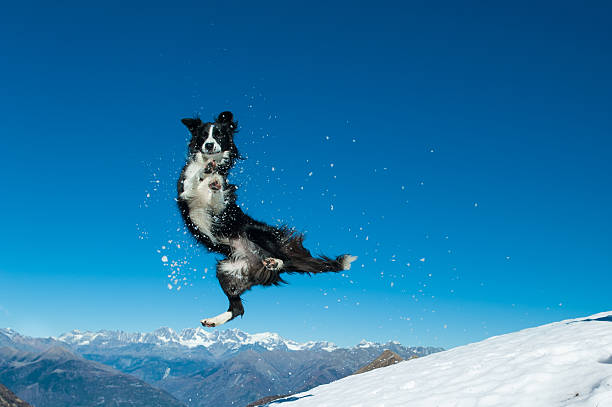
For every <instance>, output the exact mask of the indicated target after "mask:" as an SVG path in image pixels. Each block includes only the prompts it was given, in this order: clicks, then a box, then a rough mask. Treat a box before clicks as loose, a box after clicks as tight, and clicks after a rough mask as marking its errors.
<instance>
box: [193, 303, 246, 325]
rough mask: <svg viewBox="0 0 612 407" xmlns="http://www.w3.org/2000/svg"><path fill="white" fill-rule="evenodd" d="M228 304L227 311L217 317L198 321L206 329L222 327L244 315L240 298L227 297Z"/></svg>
mask: <svg viewBox="0 0 612 407" xmlns="http://www.w3.org/2000/svg"><path fill="white" fill-rule="evenodd" d="M229 302H230V303H229V308H228V309H227V311H225V312H224V313H222V314H219V315H217V316H216V317H213V318H206V319H203V320H202V321H200V322H201V323H202V325H203V326H206V327H215V326H219V325H223V324H224V323H226V322H228V321H231V320H232V319H234V318H236V317H237V316H239V315H243V314H244V307H243V306H242V300H241V299H240V297H229Z"/></svg>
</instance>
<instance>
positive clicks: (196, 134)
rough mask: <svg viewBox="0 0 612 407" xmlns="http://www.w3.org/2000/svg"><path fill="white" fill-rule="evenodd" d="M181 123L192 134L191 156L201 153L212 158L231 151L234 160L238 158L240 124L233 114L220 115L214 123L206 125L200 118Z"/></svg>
mask: <svg viewBox="0 0 612 407" xmlns="http://www.w3.org/2000/svg"><path fill="white" fill-rule="evenodd" d="M181 122H183V124H184V125H185V126H187V128H188V129H189V131H190V132H191V141H190V142H189V154H190V155H192V154H196V153H198V152H200V153H202V154H203V155H204V156H210V155H215V154H219V153H221V152H224V151H229V152H230V157H231V158H232V159H235V158H238V149H237V148H236V145H235V144H234V133H236V129H237V128H238V122H235V121H234V115H233V114H232V112H223V113H221V114H219V116H218V117H217V119H216V120H215V121H214V122H207V123H204V122H202V120H200V119H199V118H194V119H182V120H181Z"/></svg>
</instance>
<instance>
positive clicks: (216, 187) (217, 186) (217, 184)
mask: <svg viewBox="0 0 612 407" xmlns="http://www.w3.org/2000/svg"><path fill="white" fill-rule="evenodd" d="M208 187H209V188H210V189H212V190H213V191H219V190H220V189H221V188H222V185H221V183H220V182H219V181H217V180H214V181H213V182H211V183H210V184H208Z"/></svg>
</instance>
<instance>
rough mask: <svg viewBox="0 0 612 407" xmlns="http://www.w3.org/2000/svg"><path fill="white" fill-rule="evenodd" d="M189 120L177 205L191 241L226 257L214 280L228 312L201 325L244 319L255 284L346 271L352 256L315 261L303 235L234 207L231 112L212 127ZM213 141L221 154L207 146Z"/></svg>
mask: <svg viewBox="0 0 612 407" xmlns="http://www.w3.org/2000/svg"><path fill="white" fill-rule="evenodd" d="M192 120H194V119H183V123H184V124H186V125H187V127H188V128H189V130H190V131H191V133H192V140H191V142H190V143H189V158H188V161H187V164H186V165H185V168H184V169H183V172H182V173H181V177H180V179H179V183H178V193H179V197H178V203H179V207H180V209H181V213H182V214H183V217H184V219H185V223H186V224H187V226H188V228H189V230H190V231H191V233H192V234H193V235H194V237H195V238H196V239H197V240H198V241H199V242H201V243H202V244H204V245H205V246H206V247H207V248H208V249H209V250H211V251H214V252H217V253H221V254H223V255H225V256H226V258H225V259H223V260H221V261H219V262H218V263H217V278H218V280H219V283H220V284H221V288H222V289H223V292H224V293H225V295H227V297H228V299H229V303H230V304H229V308H228V310H227V311H226V312H224V313H222V314H220V315H217V316H216V317H213V318H207V319H204V320H202V321H201V322H202V325H204V326H208V327H214V326H219V325H221V324H224V323H226V322H227V321H229V320H231V319H234V318H235V317H237V316H239V315H243V314H244V307H243V305H242V301H241V299H240V296H241V295H242V293H244V292H245V291H247V290H249V289H250V288H251V287H253V286H255V285H264V286H269V285H278V284H280V283H284V281H283V279H282V278H281V276H280V274H281V273H283V272H286V273H306V274H311V273H322V272H329V271H334V272H336V271H340V270H349V269H350V267H351V263H352V262H353V261H354V260H356V257H354V256H351V255H348V254H346V255H342V256H338V257H336V258H335V259H332V258H329V257H326V256H321V257H313V256H312V255H311V254H310V252H309V251H308V250H307V249H306V248H304V246H303V244H302V242H303V240H304V236H303V235H302V234H300V233H296V232H294V231H292V230H290V229H288V228H277V227H274V226H270V225H267V224H265V223H263V222H259V221H256V220H255V219H253V218H251V217H250V216H248V215H247V214H245V213H244V212H243V211H242V209H240V207H239V206H238V205H237V204H236V194H235V191H236V188H235V186H233V185H230V184H228V183H227V177H226V175H227V171H229V169H230V168H231V165H232V164H233V163H234V160H235V159H236V158H238V150H237V148H236V146H235V145H234V142H233V135H234V132H235V129H236V123H235V122H234V121H233V116H232V114H231V113H230V112H224V113H221V114H220V115H219V117H218V118H217V120H216V121H215V122H214V123H202V122H201V121H197V120H198V119H195V120H196V121H195V122H194V121H192ZM215 129H218V133H217V132H216V131H215ZM206 135H207V136H206ZM211 139H214V140H215V141H214V142H213V141H211ZM194 140H195V141H194ZM215 142H216V143H217V144H218V146H219V149H220V150H219V151H217V149H215V148H212V149H211V148H209V147H210V145H208V146H207V143H213V144H214V143H215ZM215 154H220V156H219V157H220V158H219V157H217V159H218V161H217V159H215V158H213V157H211V156H212V155H215Z"/></svg>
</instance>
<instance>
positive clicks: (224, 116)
mask: <svg viewBox="0 0 612 407" xmlns="http://www.w3.org/2000/svg"><path fill="white" fill-rule="evenodd" d="M232 120H234V115H233V114H232V112H229V111H228V112H221V113H219V117H217V123H221V124H224V123H231V122H232Z"/></svg>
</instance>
